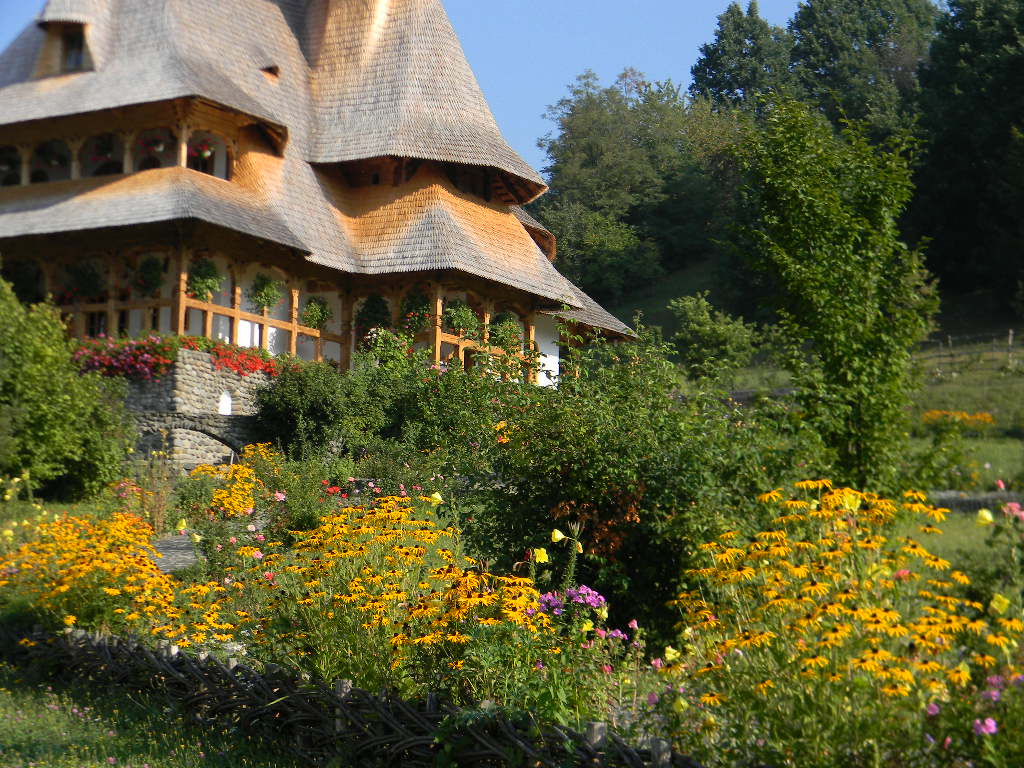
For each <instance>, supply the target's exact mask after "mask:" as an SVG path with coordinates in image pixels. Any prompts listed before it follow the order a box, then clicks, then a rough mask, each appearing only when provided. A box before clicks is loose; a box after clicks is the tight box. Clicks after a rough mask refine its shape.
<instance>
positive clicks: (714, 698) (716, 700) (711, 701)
mask: <svg viewBox="0 0 1024 768" xmlns="http://www.w3.org/2000/svg"><path fill="white" fill-rule="evenodd" d="M723 699H724V697H723V696H722V694H720V693H705V694H702V695H701V697H700V703H701V704H706V705H707V706H709V707H717V706H718V705H719V704H721V703H722V701H723Z"/></svg>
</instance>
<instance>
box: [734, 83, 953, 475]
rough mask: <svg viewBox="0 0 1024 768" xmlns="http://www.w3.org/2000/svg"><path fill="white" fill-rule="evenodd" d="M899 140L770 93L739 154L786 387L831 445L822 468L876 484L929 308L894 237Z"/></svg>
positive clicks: (916, 262)
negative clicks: (882, 142) (836, 127)
mask: <svg viewBox="0 0 1024 768" xmlns="http://www.w3.org/2000/svg"><path fill="white" fill-rule="evenodd" d="M907 150H908V148H907V146H906V144H905V143H902V142H899V141H896V140H892V141H891V142H890V143H889V144H888V145H887V146H885V147H881V148H879V147H876V146H873V145H872V144H871V143H870V142H869V140H868V138H867V137H866V136H865V135H864V133H863V132H862V131H861V130H860V129H853V128H847V129H844V131H843V132H842V133H841V134H840V135H836V133H835V132H834V131H833V129H832V126H831V125H829V124H828V122H826V120H825V119H824V118H823V117H821V116H820V115H819V114H817V113H815V112H814V111H812V110H811V109H810V108H808V107H807V106H805V105H803V104H800V103H798V102H795V101H781V102H776V103H775V104H773V105H770V106H769V108H768V111H767V114H766V123H765V128H764V130H763V131H762V132H760V133H758V134H757V135H756V137H755V138H754V139H753V140H752V141H750V142H749V143H748V144H747V146H746V147H745V149H744V155H743V162H744V167H745V170H746V173H747V187H746V189H745V201H746V206H747V208H748V217H749V220H750V222H751V224H750V225H749V226H748V227H747V228H746V231H745V242H744V244H743V246H744V248H745V250H746V251H747V252H748V253H750V254H753V255H754V256H755V258H756V261H757V264H758V265H759V266H760V267H761V268H762V269H764V270H765V271H767V272H768V273H769V274H770V276H771V278H772V280H773V282H774V285H775V287H776V292H777V293H776V296H775V309H776V311H777V313H778V317H779V331H780V334H781V336H782V338H783V340H784V341H785V342H786V344H785V346H786V347H787V353H786V356H785V358H786V363H787V365H788V367H789V368H790V370H791V372H792V374H793V379H794V383H795V385H796V389H797V398H798V400H799V402H800V403H801V405H802V407H803V408H804V410H805V411H806V413H807V418H808V421H809V422H810V423H811V424H813V425H814V426H815V427H816V428H817V430H818V432H819V433H820V435H821V436H822V438H823V440H824V442H825V444H826V445H828V446H829V447H830V448H831V449H832V451H834V454H835V464H836V468H837V470H838V472H839V475H838V476H837V477H835V478H833V479H835V480H838V481H841V482H844V483H855V484H857V485H858V486H860V487H867V488H874V489H879V490H881V489H886V488H888V487H891V485H892V484H893V482H894V481H895V479H896V478H895V467H896V465H897V462H896V458H897V456H898V455H899V451H900V449H901V445H902V441H903V440H904V435H905V418H906V416H905V411H906V405H907V403H908V399H909V395H910V393H911V391H912V388H913V385H914V379H913V375H912V371H913V368H912V361H911V354H912V352H913V350H914V348H915V346H916V345H917V343H918V342H920V341H921V340H922V339H923V338H924V337H925V336H926V335H927V332H928V330H929V328H930V321H931V317H932V315H933V314H934V311H935V309H936V301H935V299H934V297H933V295H932V291H931V290H930V286H929V278H928V274H927V272H926V271H925V269H924V267H923V265H922V256H921V253H920V251H918V250H916V249H912V248H908V247H907V245H906V244H905V243H903V242H902V241H901V240H900V233H899V228H898V220H899V218H900V216H901V214H902V213H903V210H904V208H905V206H906V205H907V203H908V201H909V200H910V197H911V195H912V192H913V184H912V182H911V171H910V166H909V157H908V151H907Z"/></svg>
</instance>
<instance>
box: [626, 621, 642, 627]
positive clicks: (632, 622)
mask: <svg viewBox="0 0 1024 768" xmlns="http://www.w3.org/2000/svg"><path fill="white" fill-rule="evenodd" d="M626 626H627V627H629V628H630V629H640V625H639V624H637V623H636V619H631V620H630V622H629V624H627V625H626Z"/></svg>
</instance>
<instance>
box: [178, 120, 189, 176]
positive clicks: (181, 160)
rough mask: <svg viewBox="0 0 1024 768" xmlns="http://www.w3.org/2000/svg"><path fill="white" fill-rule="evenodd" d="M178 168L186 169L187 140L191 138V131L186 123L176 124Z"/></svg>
mask: <svg viewBox="0 0 1024 768" xmlns="http://www.w3.org/2000/svg"><path fill="white" fill-rule="evenodd" d="M176 133H177V136H178V167H179V168H188V140H189V139H190V138H192V129H191V128H190V127H189V125H188V123H178V127H177V130H176Z"/></svg>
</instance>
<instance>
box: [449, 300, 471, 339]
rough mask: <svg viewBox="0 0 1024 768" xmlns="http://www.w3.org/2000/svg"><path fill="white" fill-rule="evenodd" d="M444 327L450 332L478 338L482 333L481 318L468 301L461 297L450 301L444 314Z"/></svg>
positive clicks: (468, 337) (469, 337)
mask: <svg viewBox="0 0 1024 768" xmlns="http://www.w3.org/2000/svg"><path fill="white" fill-rule="evenodd" d="M442 323H443V325H444V329H445V330H446V331H448V332H449V333H454V334H457V335H459V336H464V337H465V338H467V339H476V338H478V337H479V335H480V318H479V317H477V315H476V312H474V311H473V308H472V307H471V306H469V304H467V303H466V302H464V301H462V300H461V299H454V300H453V301H449V302H448V305H447V306H446V307H445V308H444V314H443V315H442Z"/></svg>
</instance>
